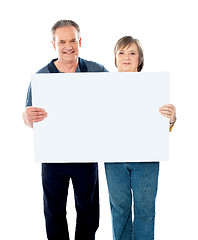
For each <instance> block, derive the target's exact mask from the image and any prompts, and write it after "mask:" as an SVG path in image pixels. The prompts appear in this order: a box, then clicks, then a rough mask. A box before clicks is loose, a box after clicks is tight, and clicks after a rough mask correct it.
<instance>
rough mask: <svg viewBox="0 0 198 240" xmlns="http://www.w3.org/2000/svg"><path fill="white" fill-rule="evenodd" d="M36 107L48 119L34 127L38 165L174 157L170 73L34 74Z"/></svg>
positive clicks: (34, 104) (137, 160)
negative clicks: (165, 108) (167, 112)
mask: <svg viewBox="0 0 198 240" xmlns="http://www.w3.org/2000/svg"><path fill="white" fill-rule="evenodd" d="M31 84H32V100H33V106H35V107H42V108H44V109H45V110H46V111H47V112H48V117H47V118H46V119H45V120H44V121H42V122H38V123H35V124H34V145H35V160H36V161H37V162H48V163H60V162H99V161H103V162H122V161H124V162H139V161H142V162H147V161H164V160H168V158H169V120H168V119H167V118H165V117H163V116H161V114H160V113H159V107H161V106H162V105H164V104H168V103H169V98H170V96H169V94H170V93H169V92H170V91H169V89H170V86H169V85H170V74H169V73H167V72H157V73H156V72H152V73H151V72H150V73H144V72H142V73H66V74H64V73H60V74H58V73H56V74H34V75H32V81H31Z"/></svg>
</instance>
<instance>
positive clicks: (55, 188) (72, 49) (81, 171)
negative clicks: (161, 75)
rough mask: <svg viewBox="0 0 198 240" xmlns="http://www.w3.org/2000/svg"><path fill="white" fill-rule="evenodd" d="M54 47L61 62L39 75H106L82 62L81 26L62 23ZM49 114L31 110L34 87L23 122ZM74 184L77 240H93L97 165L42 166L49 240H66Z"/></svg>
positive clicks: (54, 31) (98, 67)
mask: <svg viewBox="0 0 198 240" xmlns="http://www.w3.org/2000/svg"><path fill="white" fill-rule="evenodd" d="M52 36H53V41H52V45H53V47H54V49H55V50H56V51H57V54H58V58H57V59H53V60H52V61H51V62H50V63H49V64H48V65H47V66H45V67H44V68H42V69H41V70H39V71H38V72H37V73H59V72H63V73H74V72H107V70H106V69H105V68H104V67H103V66H102V65H100V64H97V63H95V62H91V61H86V60H84V59H81V58H79V48H80V47H81V37H80V29H79V26H78V25H77V24H76V23H75V22H73V21H70V20H61V21H58V22H57V23H55V24H54V26H53V27H52ZM46 117H47V113H46V112H45V110H44V109H42V108H37V107H32V95H31V85H30V87H29V89H28V94H27V100H26V109H25V111H24V112H23V119H24V122H25V123H26V125H27V126H29V127H31V128H33V123H36V122H39V121H42V120H44V119H45V118H46ZM70 179H71V180H72V183H73V187H74V195H75V205H76V211H77V222H76V232H75V239H76V240H93V239H95V232H96V230H97V228H98V224H99V194H98V165H97V163H43V164H42V182H43V191H44V214H45V220H46V231H47V237H48V239H49V240H67V239H69V232H68V226H67V220H66V201H67V193H68V187H69V180H70Z"/></svg>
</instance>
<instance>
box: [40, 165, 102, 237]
mask: <svg viewBox="0 0 198 240" xmlns="http://www.w3.org/2000/svg"><path fill="white" fill-rule="evenodd" d="M70 178H71V180H72V184H73V187H74V195H75V206H76V211H77V222H76V232H75V240H94V239H95V232H96V230H97V228H98V225H99V188H98V164H97V163H43V164H42V181H43V191H44V214H45V221H46V231H47V237H48V240H69V231H68V225H67V219H66V202H67V194H68V187H69V180H70Z"/></svg>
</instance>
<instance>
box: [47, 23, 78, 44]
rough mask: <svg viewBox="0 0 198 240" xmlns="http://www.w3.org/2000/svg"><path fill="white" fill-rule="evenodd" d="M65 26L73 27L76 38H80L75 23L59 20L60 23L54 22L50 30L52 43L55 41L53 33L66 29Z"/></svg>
mask: <svg viewBox="0 0 198 240" xmlns="http://www.w3.org/2000/svg"><path fill="white" fill-rule="evenodd" d="M66 26H67V27H71V26H72V27H75V28H76V30H77V33H78V38H80V28H79V26H78V24H77V23H75V22H74V21H72V20H60V21H58V22H56V23H55V24H54V25H53V27H52V29H51V32H52V38H53V41H55V37H54V33H55V31H56V29H57V28H62V27H66Z"/></svg>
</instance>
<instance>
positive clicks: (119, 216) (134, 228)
mask: <svg viewBox="0 0 198 240" xmlns="http://www.w3.org/2000/svg"><path fill="white" fill-rule="evenodd" d="M114 54H115V65H116V67H117V68H118V72H140V71H141V70H142V68H143V65H144V56H143V50H142V47H141V45H140V42H139V41H138V40H137V39H133V38H132V37H131V36H126V37H123V38H121V39H119V40H118V42H117V43H116V46H115V48H114ZM159 111H160V113H161V114H162V115H163V116H165V117H168V118H169V122H170V131H171V129H172V127H173V125H174V123H175V120H176V117H175V107H174V106H173V105H171V104H167V105H163V106H162V107H161V108H160V109H159ZM105 171H106V178H107V185H108V190H109V199H110V208H111V214H112V226H113V239H114V240H131V239H135V240H153V239H154V219H155V199H156V194H157V184H158V172H159V162H127V163H124V162H122V163H105ZM132 198H133V203H134V219H133V220H132V210H131V209H132Z"/></svg>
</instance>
